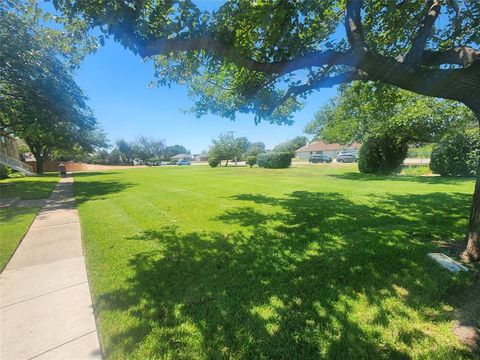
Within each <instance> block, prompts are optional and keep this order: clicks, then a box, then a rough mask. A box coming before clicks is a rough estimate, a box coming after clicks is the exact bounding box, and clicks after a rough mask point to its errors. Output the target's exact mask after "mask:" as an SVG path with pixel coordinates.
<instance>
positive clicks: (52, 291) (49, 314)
mask: <svg viewBox="0 0 480 360" xmlns="http://www.w3.org/2000/svg"><path fill="white" fill-rule="evenodd" d="M72 183H73V179H72V178H63V179H61V180H60V182H59V183H58V185H57V186H56V188H55V190H54V191H53V193H52V195H51V196H50V198H49V199H48V200H47V201H46V204H45V206H44V207H43V208H42V210H41V211H40V213H39V214H38V215H37V217H36V218H35V220H34V222H33V223H32V226H31V227H30V229H29V230H28V232H27V234H26V235H25V238H24V239H23V241H22V242H21V244H20V246H19V247H18V249H17V251H16V252H15V254H14V255H13V257H12V259H11V260H10V262H9V263H8V265H7V267H6V268H5V270H4V272H3V273H2V275H1V277H0V289H1V301H0V307H1V309H0V330H1V332H0V359H2V360H19V359H72V360H73V359H79V360H80V359H101V358H102V356H101V351H100V345H99V341H98V335H97V329H96V324H95V319H94V315H93V308H92V300H91V297H90V289H89V286H88V278H87V272H86V268H85V259H84V256H83V250H82V241H81V232H80V222H79V218H78V214H77V211H76V209H75V200H74V198H73V192H72Z"/></svg>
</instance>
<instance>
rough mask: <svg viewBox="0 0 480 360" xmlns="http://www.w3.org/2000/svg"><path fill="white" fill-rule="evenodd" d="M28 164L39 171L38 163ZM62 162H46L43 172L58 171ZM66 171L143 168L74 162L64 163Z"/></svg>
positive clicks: (27, 162)
mask: <svg viewBox="0 0 480 360" xmlns="http://www.w3.org/2000/svg"><path fill="white" fill-rule="evenodd" d="M25 163H26V164H28V165H30V166H31V167H32V168H33V171H34V172H36V171H37V166H36V165H37V163H36V161H25ZM59 164H60V161H45V163H44V164H43V171H45V172H51V171H58V165H59ZM63 164H64V165H65V169H66V170H67V172H77V171H101V170H119V169H128V168H133V167H137V168H138V167H143V166H122V165H97V164H85V163H74V162H68V161H66V162H64V163H63Z"/></svg>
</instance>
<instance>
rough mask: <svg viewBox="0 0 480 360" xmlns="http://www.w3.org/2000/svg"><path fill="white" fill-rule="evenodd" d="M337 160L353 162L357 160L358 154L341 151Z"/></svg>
mask: <svg viewBox="0 0 480 360" xmlns="http://www.w3.org/2000/svg"><path fill="white" fill-rule="evenodd" d="M337 162H339V163H352V162H357V154H355V153H340V154H338V155H337Z"/></svg>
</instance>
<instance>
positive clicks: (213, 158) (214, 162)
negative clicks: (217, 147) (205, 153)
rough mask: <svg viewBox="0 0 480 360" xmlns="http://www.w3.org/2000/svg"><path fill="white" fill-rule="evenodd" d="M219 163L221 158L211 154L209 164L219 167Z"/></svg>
mask: <svg viewBox="0 0 480 360" xmlns="http://www.w3.org/2000/svg"><path fill="white" fill-rule="evenodd" d="M218 164H220V159H219V158H218V157H216V156H210V157H209V158H208V165H210V166H211V167H217V166H218Z"/></svg>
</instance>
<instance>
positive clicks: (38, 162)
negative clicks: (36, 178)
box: [33, 154, 45, 175]
mask: <svg viewBox="0 0 480 360" xmlns="http://www.w3.org/2000/svg"><path fill="white" fill-rule="evenodd" d="M33 156H35V160H36V167H37V174H38V175H42V174H43V164H44V163H45V159H44V158H43V156H41V155H35V154H33Z"/></svg>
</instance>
